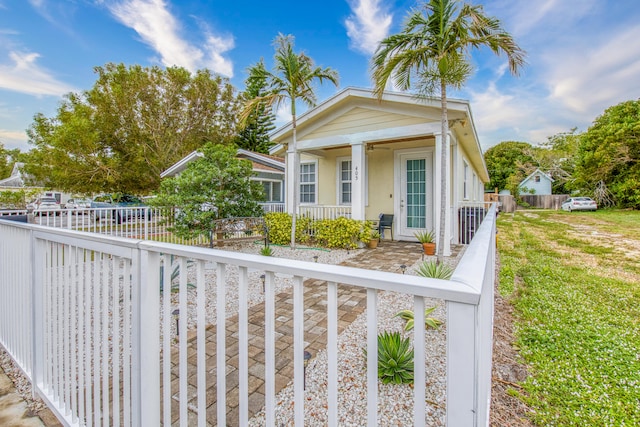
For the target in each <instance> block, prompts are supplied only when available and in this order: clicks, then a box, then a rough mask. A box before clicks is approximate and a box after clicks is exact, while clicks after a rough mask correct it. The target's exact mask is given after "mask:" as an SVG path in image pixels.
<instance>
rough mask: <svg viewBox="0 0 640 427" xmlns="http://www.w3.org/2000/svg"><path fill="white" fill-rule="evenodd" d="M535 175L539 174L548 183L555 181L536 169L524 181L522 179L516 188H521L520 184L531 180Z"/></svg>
mask: <svg viewBox="0 0 640 427" xmlns="http://www.w3.org/2000/svg"><path fill="white" fill-rule="evenodd" d="M536 174H540V175H542V176H544V177H545V178H547V179H548V180H549V181H551V182H554V181H555V179H553V178H551V176H550V175H548V174H546V173H544V172H542V171H541V170H540V169H536V170H534V171H533V172H532V173H531V174H530V175H529V176H527V177H526V178H525V179H523V180H522V181H520V184H518V187H520V186H522V184H524V183H525V182H527V181H529V180H530V179H531V178H533V177H534V176H535V175H536Z"/></svg>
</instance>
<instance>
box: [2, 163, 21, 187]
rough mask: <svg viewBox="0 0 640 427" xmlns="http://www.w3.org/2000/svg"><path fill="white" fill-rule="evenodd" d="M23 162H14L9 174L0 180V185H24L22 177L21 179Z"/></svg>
mask: <svg viewBox="0 0 640 427" xmlns="http://www.w3.org/2000/svg"><path fill="white" fill-rule="evenodd" d="M23 166H24V163H21V162H15V163H14V164H13V169H12V170H11V175H10V176H9V177H8V178H5V179H2V180H0V187H24V179H22V167H23Z"/></svg>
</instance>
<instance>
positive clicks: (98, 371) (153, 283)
mask: <svg viewBox="0 0 640 427" xmlns="http://www.w3.org/2000/svg"><path fill="white" fill-rule="evenodd" d="M494 265H495V209H491V210H490V211H489V212H488V213H487V215H486V217H485V221H484V222H483V224H482V226H481V227H480V228H479V229H478V230H476V231H475V238H474V239H473V241H472V242H471V244H470V245H469V247H468V248H467V250H466V252H465V255H464V257H463V258H462V260H461V262H460V263H459V265H458V268H457V269H456V272H455V274H454V276H453V278H452V280H451V281H443V280H437V279H427V278H422V277H418V276H410V275H399V274H394V273H386V272H380V271H371V270H362V269H354V268H348V267H342V266H331V268H327V266H326V265H322V264H317V263H309V262H303V261H294V260H287V259H279V258H272V257H263V256H256V255H248V254H241V253H236V252H225V251H220V250H214V249H207V248H196V247H189V246H179V245H174V244H169V243H159V242H152V241H140V240H132V239H124V238H118V237H111V236H103V235H97V234H87V233H81V232H77V231H72V230H65V229H54V228H50V227H43V226H38V225H32V224H21V223H16V222H10V221H2V220H0V295H2V298H0V343H1V344H2V345H3V346H4V347H5V348H6V349H7V351H8V352H9V353H10V354H11V356H12V357H13V358H14V359H15V360H16V362H17V363H18V364H19V365H20V366H21V368H22V369H23V370H24V371H25V372H26V373H27V375H28V376H29V377H30V378H31V380H32V382H33V383H34V384H35V390H36V391H37V393H38V394H40V395H41V396H42V397H43V398H44V400H45V401H46V402H47V404H48V405H49V406H50V407H51V408H52V409H53V410H54V412H55V413H56V414H57V415H58V417H59V418H60V419H61V420H62V422H63V423H64V424H65V425H69V426H82V425H113V426H159V425H166V426H168V425H176V423H177V424H179V425H184V426H187V425H189V426H191V425H198V426H206V425H208V423H216V422H217V423H218V425H226V420H227V412H228V405H227V403H228V402H227V400H226V399H227V397H226V395H227V390H228V386H230V384H227V381H229V380H228V379H229V378H235V379H234V380H233V382H234V383H237V387H238V394H237V400H238V402H239V408H238V420H237V421H238V425H241V426H244V425H247V422H248V418H249V411H248V401H249V399H248V396H249V393H250V390H249V387H250V384H249V381H248V378H249V375H250V372H252V367H251V366H249V362H248V361H249V356H248V355H249V351H250V348H252V347H250V345H249V338H248V334H249V331H250V329H249V317H248V313H249V305H250V301H248V300H247V294H248V292H247V291H248V289H249V287H251V286H262V285H260V284H259V283H256V282H258V281H259V279H258V277H263V286H264V304H265V306H264V319H263V320H261V322H262V324H263V327H264V331H265V332H264V336H263V339H261V341H263V343H264V348H263V351H264V355H265V356H264V411H265V424H266V425H269V426H273V425H275V424H276V423H275V411H276V407H277V401H276V393H275V388H276V387H275V384H276V375H275V372H276V364H277V363H279V362H280V361H277V360H275V354H276V348H277V346H278V345H279V344H281V342H282V340H283V339H284V337H283V335H282V333H281V332H278V333H276V330H275V318H276V312H275V295H276V286H275V284H276V282H277V281H278V280H280V279H282V278H289V279H288V280H291V281H292V282H293V285H292V291H291V292H292V304H293V325H294V327H293V331H292V334H291V336H288V337H287V338H288V339H289V340H292V342H293V349H294V353H293V354H294V355H295V356H294V357H293V378H292V380H293V384H294V396H295V397H294V400H295V404H294V408H295V416H294V420H293V421H294V423H295V425H297V426H301V425H303V424H304V405H305V393H304V349H305V348H304V340H305V333H304V323H305V307H304V287H303V280H304V279H305V278H308V279H315V280H318V281H322V282H326V285H320V286H326V292H327V297H326V306H327V334H328V336H327V358H328V375H327V378H326V384H327V395H326V405H327V425H330V426H337V425H338V402H339V399H340V396H339V394H338V381H339V378H338V375H337V372H338V366H337V364H338V353H339V348H338V345H337V337H338V317H337V307H338V283H340V286H348V287H356V288H364V289H366V295H367V307H368V309H367V326H368V327H367V339H366V346H367V351H368V354H377V334H378V327H377V325H378V313H377V310H376V301H377V298H378V293H379V292H380V291H395V292H401V293H405V294H409V295H413V300H414V312H415V313H416V319H415V335H414V351H415V360H417V361H422V360H424V359H425V330H424V319H423V316H424V314H423V313H424V309H425V302H424V298H423V297H432V298H438V299H442V300H444V301H446V309H447V397H446V403H445V402H442V403H443V404H446V414H447V415H446V416H447V425H448V426H464V427H467V426H485V425H488V413H489V397H490V385H491V344H492V315H493V285H494ZM232 271H233V272H234V274H233V275H232V274H231V272H232ZM232 276H233V277H237V279H233V280H232V279H231V277H232ZM161 283H162V284H163V288H164V291H162V292H161V291H160V284H161ZM170 288H171V290H172V292H168V290H169V289H170ZM210 292H213V293H210ZM233 295H235V297H234V296H233ZM211 305H214V306H215V310H214V311H215V315H213V317H209V318H208V317H207V316H210V315H211V314H210V312H209V311H208V309H207V307H208V306H211ZM176 307H177V308H178V309H179V313H182V315H183V317H182V318H181V320H180V322H179V324H178V325H176V323H175V322H176V319H175V318H174V314H175V313H177V312H176V311H174V310H175V308H176ZM185 313H190V315H189V316H186V315H185ZM208 313H209V314H208ZM234 313H237V320H234V322H237V328H238V332H237V335H236V336H237V340H238V343H237V346H238V357H237V377H235V373H234V376H231V377H230V376H229V375H230V374H227V372H228V371H229V370H231V371H233V372H236V371H234V370H233V368H231V366H230V363H231V361H230V360H227V358H226V352H225V350H226V340H227V339H229V338H230V336H229V334H228V332H227V329H226V328H227V327H228V326H229V319H228V318H229V316H231V315H232V314H234ZM185 317H189V320H187V319H185ZM159 319H160V320H159ZM176 329H177V331H176ZM176 332H178V334H177V335H176ZM212 333H215V340H214V341H213V342H212V343H210V344H207V336H208V334H212ZM183 337H186V338H183ZM363 344H364V343H363ZM210 346H211V347H212V348H213V353H215V357H213V356H211V354H212V353H211V351H212V348H210ZM345 380H346V379H345ZM343 381H344V380H343ZM366 382H367V397H366V399H367V408H368V416H367V421H366V424H367V425H369V426H374V425H376V423H377V414H376V411H377V401H378V378H377V360H376V358H373V357H371V358H368V362H367V380H366ZM425 383H426V379H425V366H424V365H422V364H420V363H417V364H416V365H415V384H416V386H415V387H414V401H415V402H425V388H426V387H425ZM211 396H214V397H216V399H215V404H214V406H213V407H211V408H213V410H207V405H209V403H210V400H209V399H210V398H211ZM413 412H414V425H416V426H421V425H425V423H427V422H428V420H426V416H427V415H426V414H425V405H424V404H417V405H414V409H413ZM364 423H365V422H364V421H363V424H364Z"/></svg>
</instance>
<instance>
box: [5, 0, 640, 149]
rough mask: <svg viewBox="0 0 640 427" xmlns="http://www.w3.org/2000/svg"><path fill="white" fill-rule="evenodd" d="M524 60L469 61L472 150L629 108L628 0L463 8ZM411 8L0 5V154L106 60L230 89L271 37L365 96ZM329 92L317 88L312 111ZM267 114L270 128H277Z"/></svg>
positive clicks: (197, 0) (636, 73)
mask: <svg viewBox="0 0 640 427" xmlns="http://www.w3.org/2000/svg"><path fill="white" fill-rule="evenodd" d="M474 3H476V4H482V5H484V8H485V11H486V12H487V13H488V14H490V15H493V16H496V17H498V18H499V19H500V20H501V21H502V23H503V26H504V27H505V28H506V29H507V30H508V31H509V32H511V33H512V34H513V35H514V37H515V38H516V40H517V42H518V43H519V44H520V46H521V47H522V48H523V49H525V50H526V51H527V55H528V56H527V62H528V65H527V66H526V68H525V69H524V70H523V72H522V74H521V76H520V77H519V78H514V77H512V76H510V75H509V73H508V70H507V68H506V60H505V58H504V57H495V56H494V55H492V54H491V53H490V52H487V51H485V50H481V51H479V52H474V53H473V64H474V68H475V72H474V75H473V76H472V78H471V79H470V80H469V81H468V83H467V85H466V86H465V88H464V90H461V91H459V92H455V93H452V94H450V95H451V96H454V97H456V98H463V99H468V100H469V101H470V102H471V108H472V111H473V114H474V119H475V123H476V128H477V130H478V134H479V136H480V140H481V144H482V146H483V148H484V149H487V148H489V147H490V146H492V145H495V144H497V143H499V142H500V141H504V140H518V141H527V142H530V143H534V144H535V143H540V142H544V141H545V140H546V138H547V137H548V136H551V135H553V134H555V133H558V132H563V131H567V130H569V129H571V128H573V127H577V128H578V129H579V130H586V129H587V128H588V126H589V125H590V124H591V122H592V121H593V120H594V119H595V118H596V117H597V116H598V115H600V114H601V113H602V112H603V111H604V109H605V108H607V107H609V106H612V105H615V104H617V103H619V102H622V101H626V100H630V99H638V98H640V24H638V22H640V2H639V1H637V0H617V1H602V0H534V1H531V0H476V1H475V2H474ZM416 5H417V2H416V1H415V0H411V1H408V0H407V1H384V0H324V1H321V2H312V1H301V0H295V1H289V0H277V1H249V0H235V1H229V0H0V142H2V143H3V144H4V146H5V147H6V148H20V149H22V150H23V151H26V150H28V149H29V148H30V145H28V143H27V136H26V133H25V130H26V129H27V127H28V126H29V125H30V124H31V122H32V119H33V116H34V114H36V113H38V112H41V113H43V114H45V115H46V116H48V117H51V116H54V115H55V113H56V108H57V105H58V103H59V102H60V100H61V99H62V97H63V96H64V94H66V93H69V92H72V91H73V92H80V91H82V90H86V89H89V88H91V87H92V86H93V83H94V82H95V78H96V76H95V74H94V72H93V67H94V66H97V65H104V64H106V63H108V62H115V63H124V64H128V65H129V64H141V65H143V66H150V65H161V66H170V65H179V66H183V67H185V68H187V69H189V70H192V71H193V70H196V69H200V68H205V67H206V68H209V69H210V70H212V71H214V72H217V73H219V74H222V75H224V76H227V77H229V78H230V79H231V82H232V83H233V84H234V85H235V86H236V87H237V88H238V89H240V90H241V89H242V88H243V87H244V79H245V78H246V69H247V67H248V66H250V65H252V64H254V63H256V62H257V61H258V60H259V59H260V58H265V61H266V64H267V66H268V67H270V66H271V65H272V61H271V58H272V55H273V46H272V41H273V39H274V38H275V36H276V35H277V34H278V33H279V32H281V33H284V34H293V35H294V36H295V37H296V50H297V51H302V50H304V51H305V52H306V53H307V54H308V55H310V56H311V57H312V58H313V59H314V60H315V62H316V64H317V65H321V66H329V67H332V68H334V69H336V70H337V71H338V72H339V74H340V88H344V87H346V86H357V87H371V82H370V77H369V59H370V57H371V55H372V53H373V51H374V50H375V48H376V46H377V42H378V41H379V40H380V39H382V38H384V37H385V36H387V35H389V34H393V33H395V32H398V31H399V29H400V27H401V24H402V21H403V19H404V18H405V17H406V15H407V13H408V11H409V9H410V8H411V7H414V6H416ZM337 90H339V89H336V88H335V87H333V85H330V86H329V85H327V86H324V87H319V88H318V91H317V93H318V99H319V100H320V101H322V100H324V99H326V98H327V97H329V96H331V95H332V94H334V93H335V92H336V91H337ZM286 119H287V118H286V115H285V114H280V115H279V124H283V123H284V121H285V120H286Z"/></svg>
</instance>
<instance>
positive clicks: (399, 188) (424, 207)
mask: <svg viewBox="0 0 640 427" xmlns="http://www.w3.org/2000/svg"><path fill="white" fill-rule="evenodd" d="M395 175H396V194H397V195H399V197H396V206H395V212H396V214H395V215H396V218H397V229H396V230H397V236H398V237H397V238H398V239H400V240H415V238H414V233H415V232H416V231H419V230H425V229H426V230H431V229H433V152H432V151H430V150H429V151H427V150H411V151H403V152H398V153H396V174H395ZM394 222H395V221H394Z"/></svg>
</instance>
